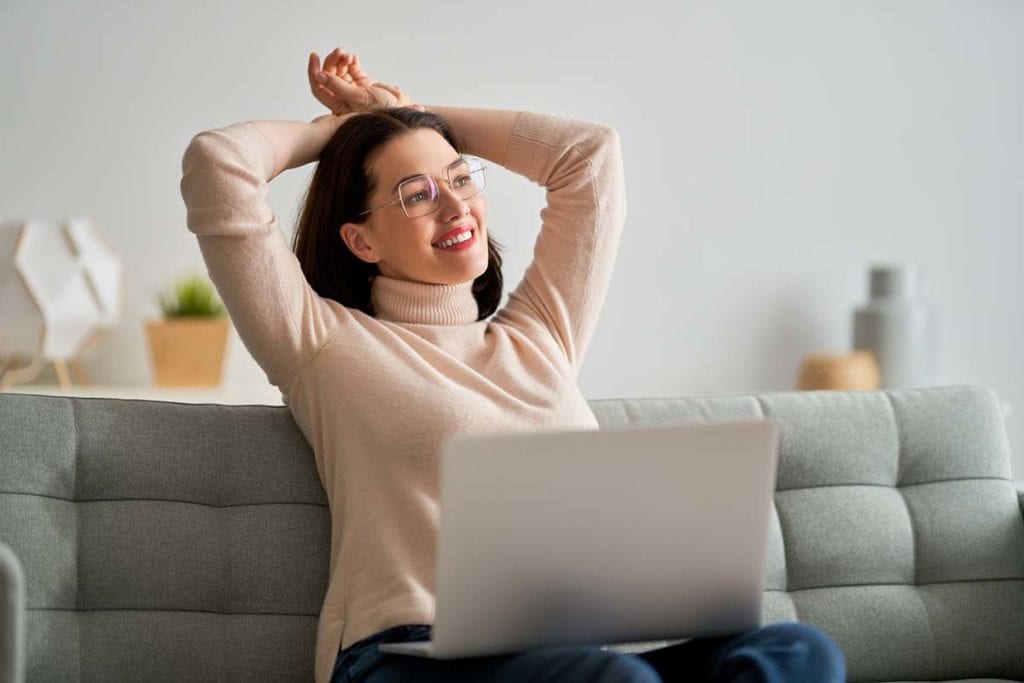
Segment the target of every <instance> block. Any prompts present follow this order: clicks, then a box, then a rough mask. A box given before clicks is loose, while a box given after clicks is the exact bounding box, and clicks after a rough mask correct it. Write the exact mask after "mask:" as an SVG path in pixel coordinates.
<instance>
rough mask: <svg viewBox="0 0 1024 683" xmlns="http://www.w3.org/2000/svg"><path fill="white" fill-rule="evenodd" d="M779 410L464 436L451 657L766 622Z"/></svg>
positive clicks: (449, 559)
mask: <svg viewBox="0 0 1024 683" xmlns="http://www.w3.org/2000/svg"><path fill="white" fill-rule="evenodd" d="M777 451H778V429H777V426H776V425H775V423H773V422H771V421H770V420H757V421H739V422H720V423H702V424H696V425H659V426H650V427H630V428H611V429H602V430H593V431H579V432H545V433H530V434H505V435H497V436H495V435H490V436H466V435H460V436H457V437H453V438H452V439H451V440H450V441H448V442H447V444H446V446H445V448H444V450H443V453H442V460H441V526H440V532H439V539H438V555H437V556H438V568H437V576H436V580H437V586H436V589H437V594H436V597H437V614H436V619H435V623H434V630H433V634H432V635H433V651H434V654H435V656H441V657H467V656H478V655H488V654H497V653H501V652H515V651H521V650H524V649H529V648H533V647H540V646H544V645H552V644H559V643H574V642H583V643H586V642H591V643H612V642H636V641H642V640H654V639H670V638H685V637H692V636H708V635H717V634H725V633H735V632H738V631H741V630H745V629H748V628H752V627H754V626H756V625H757V624H759V623H760V616H761V615H760V612H761V593H762V590H763V585H764V574H765V562H766V547H767V535H768V527H769V522H770V519H771V510H772V496H773V494H774V489H775V467H776V459H777Z"/></svg>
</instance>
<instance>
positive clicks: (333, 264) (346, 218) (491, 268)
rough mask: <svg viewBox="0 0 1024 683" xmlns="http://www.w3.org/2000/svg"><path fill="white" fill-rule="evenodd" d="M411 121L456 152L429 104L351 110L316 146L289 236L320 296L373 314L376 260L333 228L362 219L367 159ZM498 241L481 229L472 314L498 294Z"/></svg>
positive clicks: (368, 183)
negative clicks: (483, 247)
mask: <svg viewBox="0 0 1024 683" xmlns="http://www.w3.org/2000/svg"><path fill="white" fill-rule="evenodd" d="M416 128H430V129H433V130H436V131H437V132H438V133H440V134H441V135H442V136H443V137H444V139H445V140H447V141H448V144H450V145H451V146H452V147H454V148H455V151H457V152H459V153H460V154H461V153H462V150H463V147H464V146H463V144H462V141H461V140H460V139H459V137H458V136H457V135H456V133H455V131H454V130H453V129H452V127H451V126H450V125H449V123H448V122H447V121H445V120H444V119H443V118H441V117H440V116H438V115H437V114H434V113H432V112H421V111H416V110H415V109H406V108H396V109H378V110H377V111H374V112H369V113H365V114H359V115H357V116H353V117H352V118H351V119H349V120H348V121H346V122H345V123H343V124H342V125H341V126H340V127H339V128H338V130H337V131H336V132H335V133H334V136H333V137H332V138H331V139H330V141H329V142H328V143H327V145H326V146H325V147H324V148H323V150H322V151H321V152H320V163H319V164H317V168H316V172H315V173H314V174H313V180H312V181H311V182H310V184H309V189H308V190H307V191H306V196H305V199H304V202H303V208H302V215H301V217H300V218H299V223H298V225H297V227H296V230H295V237H294V240H293V243H292V249H293V251H294V252H295V255H296V256H297V257H298V259H299V264H300V265H301V266H302V272H303V273H304V274H305V276H306V279H307V280H308V281H309V284H310V285H311V286H312V287H313V289H314V290H315V291H316V293H317V294H319V295H320V296H322V297H326V298H329V299H334V300H335V301H337V302H338V303H340V304H342V305H343V306H348V307H350V308H357V309H359V310H361V311H363V312H364V313H366V314H368V315H376V311H375V310H374V308H373V303H372V302H371V301H370V283H371V282H372V281H373V278H374V277H376V276H377V275H379V274H380V271H379V269H378V268H377V264H375V263H367V262H365V261H363V260H362V259H360V258H358V257H357V256H356V255H355V254H353V253H352V252H351V250H349V248H348V245H347V244H345V242H344V241H343V240H342V239H341V236H340V235H339V234H338V229H339V228H340V227H341V226H342V225H343V224H344V223H361V222H362V221H363V220H365V219H364V218H363V217H361V216H360V215H359V214H360V212H362V211H366V210H367V209H368V208H369V207H368V206H367V201H368V199H369V197H370V193H371V192H373V189H374V184H373V177H372V176H371V174H370V164H371V163H372V162H373V160H374V158H375V156H376V154H377V153H378V152H379V150H380V149H381V148H382V147H383V146H384V144H386V143H387V142H389V141H390V140H392V139H394V138H396V137H398V136H400V135H404V134H406V133H408V132H410V131H412V130H414V129H416ZM500 249H501V245H500V244H498V243H497V242H495V241H494V240H493V239H492V238H491V236H490V234H488V235H487V256H488V258H487V270H486V271H484V274H483V275H481V276H480V277H478V278H476V279H475V280H474V281H473V287H472V292H473V296H474V297H475V298H476V302H477V306H478V308H479V310H480V315H479V317H478V318H477V319H478V320H483V319H484V318H486V317H487V316H489V315H491V314H492V313H494V311H496V310H497V308H498V304H499V303H500V302H501V290H502V277H501V254H500V252H499V250H500Z"/></svg>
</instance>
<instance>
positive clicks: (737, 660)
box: [639, 622, 846, 683]
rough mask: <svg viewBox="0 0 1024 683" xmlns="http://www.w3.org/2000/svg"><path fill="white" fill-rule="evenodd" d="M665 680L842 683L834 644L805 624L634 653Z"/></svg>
mask: <svg viewBox="0 0 1024 683" xmlns="http://www.w3.org/2000/svg"><path fill="white" fill-rule="evenodd" d="M639 657H640V658H642V659H644V660H646V661H647V662H649V663H650V664H651V665H652V666H653V667H654V668H655V669H656V670H657V671H658V673H659V674H660V675H661V677H662V678H663V679H664V680H665V681H683V680H704V681H708V682H709V683H726V682H727V681H728V682H730V683H805V682H806V683H843V681H845V680H846V660H845V658H844V656H843V652H842V650H840V649H839V646H837V645H836V644H835V642H834V641H833V640H832V639H831V638H829V637H828V636H827V635H825V634H824V633H822V632H821V631H819V630H818V629H816V628H814V627H813V626H810V625H808V624H803V623H798V622H787V623H779V624H770V625H768V626H763V627H761V628H759V629H755V630H753V631H749V632H747V633H744V634H742V635H739V636H735V637H726V638H697V639H694V640H690V641H687V642H685V643H680V644H678V645H673V646H671V647H666V648H661V649H658V650H652V651H650V652H645V653H643V654H641V655H639Z"/></svg>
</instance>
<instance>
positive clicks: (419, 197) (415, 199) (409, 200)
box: [405, 192, 427, 204]
mask: <svg viewBox="0 0 1024 683" xmlns="http://www.w3.org/2000/svg"><path fill="white" fill-rule="evenodd" d="M426 199H427V193H426V192H417V193H415V194H413V195H411V196H409V197H406V198H405V203H406V204H417V203H419V202H422V201H425V200H426Z"/></svg>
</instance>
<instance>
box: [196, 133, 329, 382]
mask: <svg viewBox="0 0 1024 683" xmlns="http://www.w3.org/2000/svg"><path fill="white" fill-rule="evenodd" d="M341 118H342V117H337V116H326V117H321V118H319V119H316V120H315V121H313V122H311V123H305V122H299V121H260V122H255V123H238V124H235V125H232V126H227V127H226V128H221V129H218V130H210V131H205V132H203V133H200V134H199V135H197V136H196V137H195V138H193V139H192V142H191V143H190V144H189V145H188V148H187V149H186V150H185V154H184V157H183V159H182V179H181V194H182V198H183V199H184V200H185V206H186V208H187V217H188V228H189V230H191V231H192V232H193V233H195V235H196V237H197V238H198V241H199V247H200V250H201V251H202V254H203V259H204V260H205V262H206V266H207V269H208V271H209V273H210V278H211V279H212V280H213V282H214V284H215V285H216V286H217V291H218V293H219V294H220V296H221V299H222V300H223V301H224V304H225V306H226V307H227V309H228V313H229V314H230V316H231V320H232V322H233V323H234V325H235V328H236V329H237V330H238V334H239V337H241V339H242V341H243V342H244V343H245V346H246V348H247V349H248V350H249V353H251V354H252V356H253V358H254V359H255V360H256V362H257V363H259V365H260V367H261V368H263V370H264V372H266V373H267V378H268V379H269V380H270V382H271V383H272V384H274V385H275V386H278V387H280V388H282V389H283V388H284V387H285V385H286V384H287V383H288V382H290V381H291V379H292V378H293V377H294V376H295V374H296V373H297V372H298V370H299V369H300V368H301V367H303V365H305V363H306V361H308V360H309V358H311V357H312V356H313V355H314V354H315V353H316V352H317V351H318V350H319V349H320V348H321V347H322V346H323V344H325V343H326V342H327V341H328V340H329V339H330V337H331V336H332V335H333V334H334V333H335V332H336V330H337V327H338V321H339V317H338V312H337V311H339V310H344V309H342V307H340V306H336V307H334V308H333V309H332V307H331V306H330V305H329V304H328V302H327V301H325V300H324V299H322V298H321V297H320V296H319V295H318V294H317V293H316V292H315V291H313V289H312V288H311V287H310V285H309V283H308V282H307V280H306V278H305V274H304V273H303V272H302V268H301V266H300V265H299V262H298V259H297V258H296V257H295V255H294V254H293V253H292V251H291V249H290V248H289V246H288V243H287V241H286V239H285V236H284V234H283V233H282V231H281V230H280V228H279V225H278V219H277V216H276V215H274V212H273V209H272V208H271V207H270V204H269V202H268V201H267V194H268V192H269V186H268V181H269V180H270V179H271V178H273V177H275V176H276V175H277V174H279V173H281V172H282V171H283V170H285V169H287V168H295V167H297V166H301V165H303V164H305V163H308V162H309V161H312V160H314V159H315V158H316V156H317V154H319V152H320V149H321V148H322V147H323V146H324V144H326V142H327V140H329V139H330V136H331V135H332V134H333V132H334V130H336V129H337V126H338V125H339V124H340V120H341Z"/></svg>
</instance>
